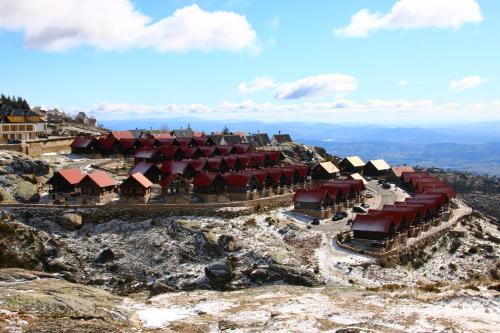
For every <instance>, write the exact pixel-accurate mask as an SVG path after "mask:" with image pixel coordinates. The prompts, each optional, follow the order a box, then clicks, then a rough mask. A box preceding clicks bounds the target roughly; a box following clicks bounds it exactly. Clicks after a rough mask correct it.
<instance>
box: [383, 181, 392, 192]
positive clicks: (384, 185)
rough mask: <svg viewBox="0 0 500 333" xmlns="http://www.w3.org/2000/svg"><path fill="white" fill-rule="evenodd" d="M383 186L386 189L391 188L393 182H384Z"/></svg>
mask: <svg viewBox="0 0 500 333" xmlns="http://www.w3.org/2000/svg"><path fill="white" fill-rule="evenodd" d="M382 188H384V189H386V190H389V189H391V184H388V183H383V184H382Z"/></svg>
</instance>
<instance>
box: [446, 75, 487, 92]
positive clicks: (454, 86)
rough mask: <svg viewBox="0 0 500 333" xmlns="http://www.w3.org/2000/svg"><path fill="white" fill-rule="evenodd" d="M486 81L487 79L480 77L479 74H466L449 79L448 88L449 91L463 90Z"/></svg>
mask: <svg viewBox="0 0 500 333" xmlns="http://www.w3.org/2000/svg"><path fill="white" fill-rule="evenodd" d="M487 81H488V80H486V79H483V78H481V76H479V75H474V76H466V77H464V78H463V79H460V80H453V81H451V83H450V90H451V91H463V90H467V89H471V88H474V87H477V86H479V85H481V84H483V83H485V82H487Z"/></svg>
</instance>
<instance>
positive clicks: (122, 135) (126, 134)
mask: <svg viewBox="0 0 500 333" xmlns="http://www.w3.org/2000/svg"><path fill="white" fill-rule="evenodd" d="M110 135H111V136H112V137H114V138H115V139H116V140H122V139H126V140H135V137H134V135H133V134H132V132H130V131H113V132H111V133H110Z"/></svg>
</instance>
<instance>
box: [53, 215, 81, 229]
mask: <svg viewBox="0 0 500 333" xmlns="http://www.w3.org/2000/svg"><path fill="white" fill-rule="evenodd" d="M82 223H83V219H82V216H81V215H80V214H75V213H66V214H64V215H63V216H61V218H60V219H59V225H60V226H61V227H63V228H64V229H67V230H74V229H78V228H80V227H81V226H82Z"/></svg>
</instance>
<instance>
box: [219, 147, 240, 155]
mask: <svg viewBox="0 0 500 333" xmlns="http://www.w3.org/2000/svg"><path fill="white" fill-rule="evenodd" d="M216 147H217V149H219V151H220V152H221V153H222V155H229V154H233V153H236V152H237V151H236V149H235V148H234V146H233V145H218V146H216Z"/></svg>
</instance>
